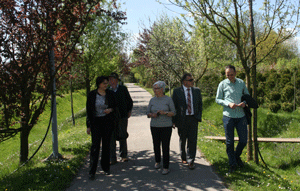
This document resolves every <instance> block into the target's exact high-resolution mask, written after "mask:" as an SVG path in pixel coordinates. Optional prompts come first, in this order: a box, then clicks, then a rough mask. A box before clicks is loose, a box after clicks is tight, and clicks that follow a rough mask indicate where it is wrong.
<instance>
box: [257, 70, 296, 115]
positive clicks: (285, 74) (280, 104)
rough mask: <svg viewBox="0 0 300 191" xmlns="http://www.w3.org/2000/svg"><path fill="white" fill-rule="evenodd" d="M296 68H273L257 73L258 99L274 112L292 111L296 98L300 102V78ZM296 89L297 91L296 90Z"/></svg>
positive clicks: (260, 103) (262, 104)
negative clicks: (281, 110)
mask: <svg viewBox="0 0 300 191" xmlns="http://www.w3.org/2000/svg"><path fill="white" fill-rule="evenodd" d="M298 73H299V72H298V70H294V68H293V67H292V68H288V67H285V68H282V69H280V70H277V69H271V70H267V71H264V72H259V73H258V75H257V80H258V86H257V96H258V97H257V101H258V103H259V105H261V106H266V107H268V108H269V109H270V110H271V111H272V112H275V113H276V112H278V111H279V110H280V109H283V110H284V111H291V110H292V109H293V104H294V100H296V104H297V105H299V104H300V99H299V98H300V79H299V77H298V76H297V74H298ZM295 91H296V92H295ZM295 96H296V97H295Z"/></svg>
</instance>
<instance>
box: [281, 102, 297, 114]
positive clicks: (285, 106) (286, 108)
mask: <svg viewBox="0 0 300 191" xmlns="http://www.w3.org/2000/svg"><path fill="white" fill-rule="evenodd" d="M281 109H282V110H283V111H286V112H292V111H293V109H294V105H293V104H292V103H289V102H283V103H282V104H281Z"/></svg>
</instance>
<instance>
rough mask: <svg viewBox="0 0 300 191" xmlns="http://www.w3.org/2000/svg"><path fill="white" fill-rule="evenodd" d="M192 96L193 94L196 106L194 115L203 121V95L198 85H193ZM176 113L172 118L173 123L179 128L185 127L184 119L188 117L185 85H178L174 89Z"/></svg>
mask: <svg viewBox="0 0 300 191" xmlns="http://www.w3.org/2000/svg"><path fill="white" fill-rule="evenodd" d="M191 90H192V96H193V106H194V117H195V118H196V119H197V120H198V121H199V122H201V121H202V96H201V91H200V89H199V88H197V87H191ZM172 99H173V102H174V105H175V109H176V115H175V116H174V117H173V118H172V120H173V123H175V126H176V127H178V128H181V127H184V121H185V118H186V109H187V104H186V98H185V94H184V89H183V87H182V86H181V87H178V88H176V89H174V92H173V96H172Z"/></svg>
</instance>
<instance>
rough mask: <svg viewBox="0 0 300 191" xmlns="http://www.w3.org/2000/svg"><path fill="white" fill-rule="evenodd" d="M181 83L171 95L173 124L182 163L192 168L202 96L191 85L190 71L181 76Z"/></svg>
mask: <svg viewBox="0 0 300 191" xmlns="http://www.w3.org/2000/svg"><path fill="white" fill-rule="evenodd" d="M181 83H182V86H181V87H178V88H176V89H175V90H174V92H173V96H172V98H173V101H174V104H175V109H176V115H175V116H174V117H173V124H174V125H175V126H176V127H177V128H178V135H179V138H180V145H179V146H180V155H181V159H182V163H184V164H186V163H188V166H189V168H190V169H194V168H195V164H194V161H195V156H196V149H197V134H198V122H201V119H202V96H201V91H200V89H199V88H196V87H193V86H194V79H193V76H192V75H191V74H190V73H186V74H184V75H183V76H182V78H181ZM186 143H187V153H186ZM187 154H188V158H187Z"/></svg>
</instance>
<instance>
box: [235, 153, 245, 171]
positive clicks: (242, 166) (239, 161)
mask: <svg viewBox="0 0 300 191" xmlns="http://www.w3.org/2000/svg"><path fill="white" fill-rule="evenodd" d="M235 158H236V162H237V164H238V166H239V167H241V168H244V167H245V165H244V163H243V161H242V159H241V157H238V156H236V157H235Z"/></svg>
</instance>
